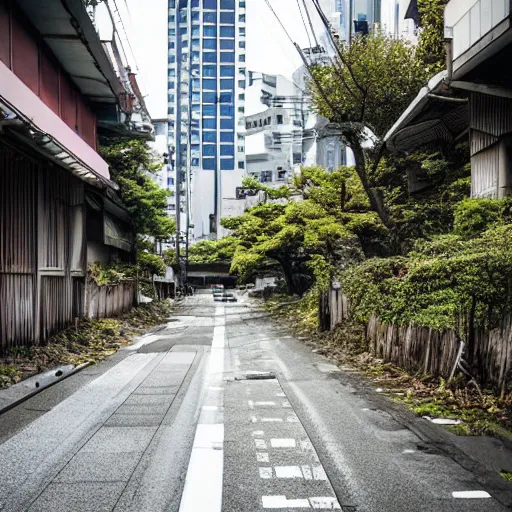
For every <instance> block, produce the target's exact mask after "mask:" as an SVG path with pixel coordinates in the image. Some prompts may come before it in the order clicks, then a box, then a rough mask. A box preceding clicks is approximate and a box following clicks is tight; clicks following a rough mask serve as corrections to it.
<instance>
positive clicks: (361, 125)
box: [309, 35, 427, 227]
mask: <svg viewBox="0 0 512 512" xmlns="http://www.w3.org/2000/svg"><path fill="white" fill-rule="evenodd" d="M311 71H312V79H311V80H310V82H309V84H310V89H311V93H312V97H313V105H314V108H315V109H316V111H317V112H318V113H319V114H320V115H322V116H324V117H326V118H327V119H329V120H330V121H331V123H332V124H333V127H334V128H336V130H337V131H338V133H339V135H340V137H341V138H342V139H343V140H344V141H345V143H346V144H347V145H348V146H349V147H350V148H351V149H352V151H353V153H354V157H355V169H356V172H357V175H358V176H359V179H360V180H361V184H362V186H363V188H364V191H365V193H366V195H367V197H368V200H369V202H370V205H371V208H372V210H374V211H375V212H377V214H378V215H379V217H380V219H381V220H382V222H383V224H384V225H385V226H387V227H392V225H393V221H392V219H391V217H390V215H389V211H388V210H387V208H386V206H385V204H384V200H383V197H382V195H381V194H380V193H379V191H378V190H377V189H376V187H375V182H374V179H373V178H374V175H375V172H376V170H377V168H378V166H379V162H380V161H381V159H382V157H383V155H384V154H385V151H386V148H385V144H384V136H385V134H386V133H387V131H388V130H389V129H390V128H391V126H392V125H393V123H394V122H395V121H396V119H397V118H398V117H399V116H400V114H401V113H402V112H403V111H404V110H405V108H406V107H407V106H408V105H409V103H410V102H411V101H412V99H413V98H414V97H415V95H416V94H417V92H418V91H419V89H420V88H421V86H422V85H423V84H424V83H425V81H426V78H427V71H426V70H425V69H424V67H423V66H422V65H420V63H419V62H418V60H417V59H416V57H415V52H414V48H413V47H412V46H411V45H410V44H409V43H408V42H406V41H403V40H400V39H393V38H388V37H385V36H382V35H371V36H367V37H356V38H355V39H354V40H353V41H352V43H351V44H350V46H347V45H344V44H341V43H337V57H336V58H335V60H334V62H333V63H332V64H331V65H322V64H319V65H314V66H312V68H311Z"/></svg>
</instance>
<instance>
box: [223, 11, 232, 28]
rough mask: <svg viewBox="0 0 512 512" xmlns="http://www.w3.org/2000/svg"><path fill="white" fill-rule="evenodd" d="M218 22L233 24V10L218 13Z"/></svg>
mask: <svg viewBox="0 0 512 512" xmlns="http://www.w3.org/2000/svg"><path fill="white" fill-rule="evenodd" d="M220 22H221V23H226V24H228V25H234V24H235V13H234V12H221V13H220Z"/></svg>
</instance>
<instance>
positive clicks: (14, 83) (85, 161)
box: [0, 62, 118, 189]
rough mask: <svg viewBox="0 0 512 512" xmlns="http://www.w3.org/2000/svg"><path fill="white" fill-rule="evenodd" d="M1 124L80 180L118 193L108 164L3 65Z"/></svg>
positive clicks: (0, 102) (0, 69)
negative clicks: (111, 178)
mask: <svg viewBox="0 0 512 512" xmlns="http://www.w3.org/2000/svg"><path fill="white" fill-rule="evenodd" d="M0 110H1V113H0V124H1V127H2V129H9V130H10V132H12V134H13V135H15V136H17V137H18V138H20V139H22V140H23V141H24V142H25V143H27V144H29V145H30V146H31V147H33V148H34V149H35V150H36V151H38V152H40V153H42V154H44V155H45V156H46V157H48V158H49V159H50V160H52V161H54V162H56V163H58V164H59V165H61V166H62V167H64V168H65V169H67V170H69V171H70V172H71V173H73V174H74V175H75V176H77V177H78V178H80V179H82V180H84V181H86V182H88V183H90V184H91V185H95V186H100V187H105V186H107V187H110V188H114V189H117V188H118V187H117V185H115V184H114V183H113V182H112V181H110V173H109V169H108V164H107V162H105V160H103V158H101V156H100V155H99V154H98V153H97V152H96V151H95V150H94V149H93V148H92V147H91V146H89V144H87V142H85V141H84V140H83V139H82V138H81V137H80V136H79V135H77V134H76V133H75V132H74V131H73V130H72V129H71V128H70V127H69V126H68V125H67V124H66V123H65V122H64V121H63V120H62V119H61V118H60V117H59V116H58V115H57V114H55V113H54V112H53V110H51V109H50V108H49V107H47V106H46V105H45V104H44V103H43V102H42V101H41V100H40V99H39V98H38V96H36V95H35V94H34V93H33V92H32V91H31V90H30V89H29V88H28V87H27V86H26V85H25V84H24V83H23V82H22V81H21V80H20V79H19V78H18V77H17V76H16V75H15V74H14V73H13V72H12V71H11V70H10V69H9V68H8V67H7V66H6V65H5V64H4V63H3V62H0Z"/></svg>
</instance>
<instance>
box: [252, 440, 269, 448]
mask: <svg viewBox="0 0 512 512" xmlns="http://www.w3.org/2000/svg"><path fill="white" fill-rule="evenodd" d="M254 445H255V446H256V449H258V450H266V449H267V443H266V442H265V440H264V439H255V440H254Z"/></svg>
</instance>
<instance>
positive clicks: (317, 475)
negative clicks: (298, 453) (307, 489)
mask: <svg viewBox="0 0 512 512" xmlns="http://www.w3.org/2000/svg"><path fill="white" fill-rule="evenodd" d="M313 478H314V479H315V480H323V481H324V482H325V481H327V475H326V473H325V470H324V468H323V466H313Z"/></svg>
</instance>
